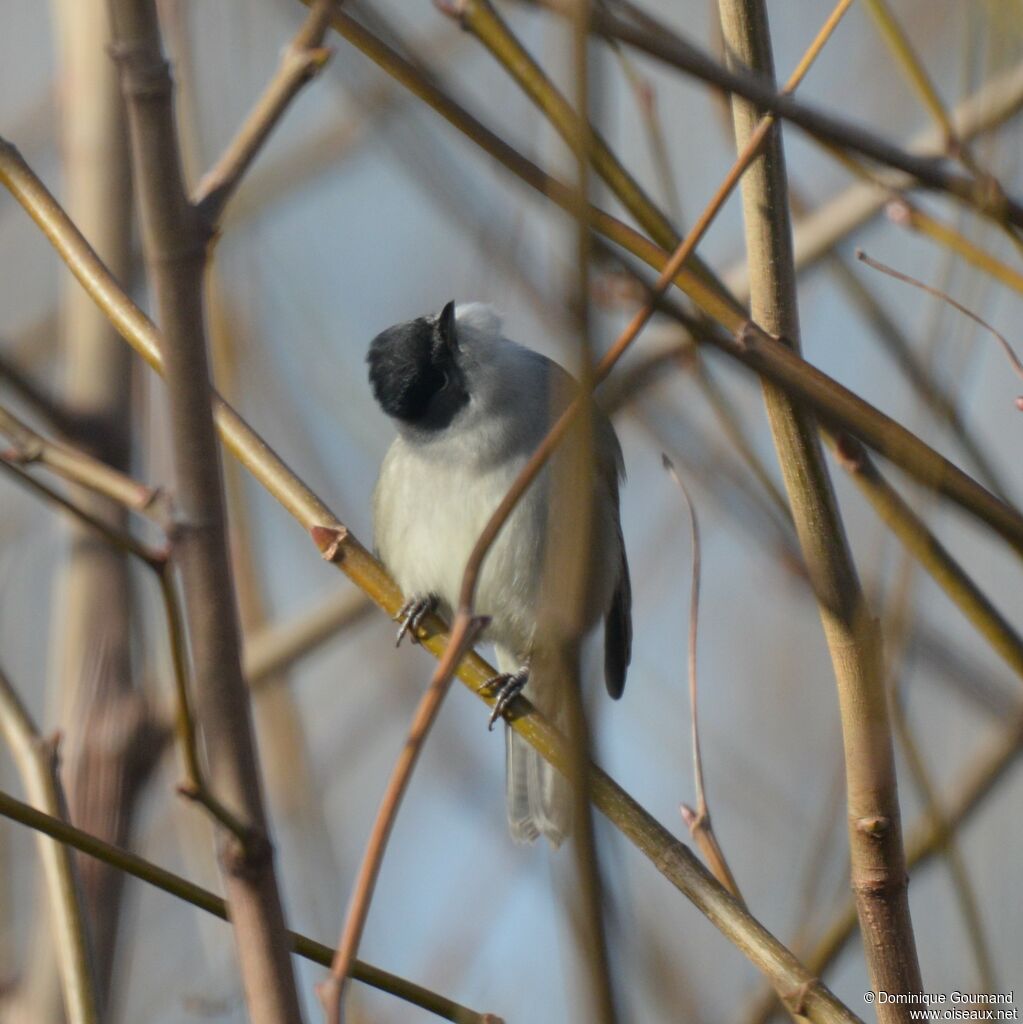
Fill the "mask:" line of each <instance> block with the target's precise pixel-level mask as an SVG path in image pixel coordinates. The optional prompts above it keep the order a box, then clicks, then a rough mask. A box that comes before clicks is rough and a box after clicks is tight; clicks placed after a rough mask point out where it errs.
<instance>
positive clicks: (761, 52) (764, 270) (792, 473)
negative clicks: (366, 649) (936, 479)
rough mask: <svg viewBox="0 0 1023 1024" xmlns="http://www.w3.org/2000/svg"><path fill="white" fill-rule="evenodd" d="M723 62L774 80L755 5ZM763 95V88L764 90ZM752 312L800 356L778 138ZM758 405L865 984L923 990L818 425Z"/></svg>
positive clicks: (887, 1008)
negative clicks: (806, 620)
mask: <svg viewBox="0 0 1023 1024" xmlns="http://www.w3.org/2000/svg"><path fill="white" fill-rule="evenodd" d="M718 9H719V11H720V14H721V23H722V28H723V32H724V38H725V44H726V47H727V51H728V54H729V58H730V67H731V69H732V70H733V71H734V70H735V69H736V68H737V67H738V68H741V69H742V71H743V72H744V73H745V74H746V75H747V76H749V75H750V74H755V75H756V76H757V80H758V81H759V82H760V83H762V84H763V83H769V82H770V81H771V80H772V79H773V76H774V60H773V56H772V52H771V38H770V30H769V28H768V20H767V9H766V5H765V4H764V2H763V0H718ZM768 91H769V90H768ZM732 113H733V119H734V121H735V134H736V142H737V144H738V145H740V146H741V145H744V144H745V143H746V142H747V141H748V139H749V138H750V134H751V132H753V130H754V127H753V126H754V124H755V122H756V119H757V118H758V117H759V108H758V107H757V106H753V105H752V104H751V103H750V102H749V101H748V97H744V98H740V97H739V96H737V95H734V94H733V97H732ZM742 196H743V211H744V216H745V224H746V248H747V258H748V259H749V261H750V263H751V274H750V285H751V289H750V292H751V294H750V299H751V304H750V313H751V316H752V317H753V319H754V320H755V321H756V322H757V324H759V325H761V326H762V327H763V328H764V329H765V330H767V331H768V332H770V333H772V334H774V335H777V336H780V337H783V338H785V339H786V340H787V341H788V342H789V344H791V346H792V347H793V348H794V349H796V350H797V351H798V349H799V316H798V307H797V300H796V278H795V265H794V262H793V258H792V249H791V229H790V225H789V215H788V209H789V204H788V198H787V180H786V174H785V159H784V154H783V150H782V144H781V136H780V134H779V133H778V132H777V131H775V133H774V134H773V136H772V137H771V140H770V142H769V143H768V145H767V147H766V148H765V151H764V154H763V157H762V158H761V160H760V161H759V162H758V163H757V164H755V165H754V166H753V167H752V168H751V169H750V172H749V173H748V174H747V175H746V177H745V178H744V179H743V183H742ZM764 401H765V404H766V406H767V412H768V418H769V420H770V422H771V430H772V433H773V435H774V440H775V447H776V448H777V451H778V458H779V461H780V462H781V467H782V474H783V476H784V478H785V486H786V490H787V491H788V494H789V502H790V504H791V505H792V515H793V519H794V521H795V524H796V532H797V534H798V536H799V541H800V545H801V547H802V550H803V557H804V560H805V562H806V565H807V568H808V570H809V574H810V581H811V584H812V586H813V590H814V595H815V597H816V599H817V604H818V608H819V611H820V616H821V622H822V625H823V627H824V634H825V637H826V639H827V642H828V647H829V650H830V653H831V661H832V665H833V668H834V673H835V681H836V684H837V689H838V703H839V710H840V713H841V720H842V738H843V745H844V752H845V770H846V801H847V810H848V816H849V851H850V858H851V876H852V887H853V891H854V893H855V895H856V902H857V907H858V909H859V915H860V922H861V928H862V930H863V935H864V948H865V953H866V959H867V967H868V971H869V974H870V978H871V985H872V988H873V989H874V990H875V991H881V992H886V993H899V994H901V995H912V994H915V993H917V992H919V991H920V987H921V981H920V968H919V964H918V962H917V955H916V945H915V940H914V936H913V927H912V922H911V919H910V913H909V900H908V893H907V878H906V869H905V853H904V850H903V847H902V831H901V827H900V813H899V800H898V789H897V785H896V779H895V758H894V750H893V744H892V734H891V725H890V722H889V718H888V704H887V694H886V693H885V689H884V680H883V677H882V672H881V664H882V662H881V642H880V636H879V635H878V630H877V626H876V623H875V621H874V619H873V618H872V616H871V613H870V609H869V608H868V606H867V602H866V598H865V596H864V594H863V591H862V589H861V587H860V583H859V579H858V576H857V572H856V567H855V564H854V562H853V559H852V554H851V552H850V550H849V546H848V541H847V538H846V535H845V528H844V525H843V522H842V518H841V514H840V512H839V509H838V505H837V502H836V500H835V496H834V491H833V489H832V485H831V480H830V477H829V475H828V472H827V468H826V466H825V464H824V459H823V454H822V452H821V449H820V444H819V441H818V438H817V431H816V427H815V424H814V423H813V421H812V419H810V418H809V417H808V416H807V415H806V413H805V411H804V410H803V409H800V408H798V407H796V406H794V405H793V403H792V401H791V399H790V398H789V396H788V395H785V394H783V393H782V392H780V391H779V390H778V389H777V388H776V387H774V386H773V385H768V384H767V383H766V382H765V386H764ZM878 1017H879V1019H880V1020H882V1021H896V1020H908V1016H907V1010H906V1007H905V1006H900V1007H893V1006H891V1005H890V1004H881V1005H878Z"/></svg>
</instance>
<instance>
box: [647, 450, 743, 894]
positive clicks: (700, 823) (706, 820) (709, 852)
mask: <svg viewBox="0 0 1023 1024" xmlns="http://www.w3.org/2000/svg"><path fill="white" fill-rule="evenodd" d="M661 462H662V464H663V465H664V468H665V469H666V470H667V472H668V473H669V474H670V475H671V478H672V480H674V481H675V483H676V484H677V486H678V489H679V490H680V491H681V492H682V497H683V499H684V500H685V503H686V509H687V511H688V513H689V530H690V540H691V548H692V553H693V554H692V557H693V574H692V583H691V585H690V591H689V659H688V661H689V664H688V669H689V718H690V722H691V737H692V748H693V783H694V785H695V787H696V810H695V811H694V810H693V808H692V807H690V806H689V805H688V804H682V806H681V811H682V820H683V821H684V822H685V823H686V827H687V828H688V829H689V833H690V835H692V837H693V839H694V841H695V842H696V844H697V846H699V847H700V850H701V851H702V853H703V857H704V859H705V860H706V861H707V863H708V864H709V865H710V869H711V871H712V872H713V873H714V877H715V878H716V879H717V880H718V881H719V882H720V883H721V884H722V885H723V886H724V887H725V888H726V889H727V890H728V891H729V892H730V893H731V894H732V895H733V896H734V897H735V898H736V899H737V900H738V901H739V902H740V903H742V904H743V905H745V903H746V901H745V899H744V898H743V896H742V893H741V892H740V891H739V883H738V882H736V880H735V875H733V874H732V869H731V868H730V867H729V866H728V860H727V859H726V858H725V852H724V850H723V849H722V848H721V844H720V843H719V842H718V838H717V835H716V834H715V832H714V826H713V824H712V823H711V820H710V806H709V805H708V803H707V791H706V787H705V786H704V783H703V755H702V753H701V751H700V716H699V705H698V703H697V700H696V695H697V681H698V676H697V672H696V640H697V625H698V622H699V613H700V561H701V552H700V522H699V519H698V518H697V516H696V505H694V504H693V499H692V498H691V497H690V494H689V490H688V489H687V487H686V485H685V484H684V483H683V482H682V477H681V476H679V473H678V470H677V469H675V466H674V464H673V463H672V461H671V459H669V458H668V456H667V455H665V454H663V453H662V454H661Z"/></svg>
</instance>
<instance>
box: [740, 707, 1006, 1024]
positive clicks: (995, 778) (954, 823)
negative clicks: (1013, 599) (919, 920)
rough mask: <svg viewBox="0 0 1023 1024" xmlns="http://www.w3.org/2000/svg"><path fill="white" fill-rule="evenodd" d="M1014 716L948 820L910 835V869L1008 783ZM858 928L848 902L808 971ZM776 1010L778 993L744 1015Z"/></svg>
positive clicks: (978, 763) (974, 768)
mask: <svg viewBox="0 0 1023 1024" xmlns="http://www.w3.org/2000/svg"><path fill="white" fill-rule="evenodd" d="M1011 717H1012V720H1011V723H1010V725H1009V726H1008V727H1007V728H1006V729H1005V730H1004V731H1003V732H1002V734H1001V735H1000V736H999V737H998V739H997V740H996V741H995V742H994V743H992V744H988V745H985V749H984V751H983V752H982V754H981V755H980V756H979V757H978V758H977V759H976V760H975V761H974V763H973V764H972V765H971V766H970V767H969V768H968V769H967V770H966V772H965V773H964V774H963V777H962V779H961V780H960V782H959V784H958V786H957V788H956V792H955V793H954V794H953V795H952V796H950V797H946V798H945V799H944V800H943V801H942V804H943V806H944V808H945V814H944V819H943V820H942V821H935V820H934V819H933V818H931V817H929V816H925V818H924V820H923V821H922V822H920V824H919V825H917V826H916V827H915V828H914V829H913V830H912V831H911V833H910V836H909V839H908V840H907V842H906V865H907V867H908V868H909V869H910V870H911V871H913V872H914V873H918V872H919V870H920V869H921V868H922V867H924V866H925V865H926V864H927V863H928V862H929V861H930V860H932V859H933V858H934V857H935V856H937V855H938V854H939V853H941V852H942V851H943V850H944V849H945V843H946V840H947V837H948V836H949V835H952V834H953V833H955V832H957V831H958V832H961V831H962V830H963V829H964V828H965V826H966V825H967V824H969V822H970V820H971V818H972V817H973V815H974V814H975V813H976V812H977V810H978V809H979V808H980V807H982V806H983V804H984V801H985V799H986V798H987V797H988V796H989V795H990V794H991V793H992V792H993V791H994V790H995V789H996V787H997V786H998V785H999V783H1001V782H1004V780H1005V779H1006V777H1007V776H1008V774H1009V770H1010V769H1011V768H1012V767H1013V766H1014V765H1015V764H1016V763H1017V761H1019V760H1020V758H1021V757H1023V710H1021V709H1020V708H1018V707H1017V709H1016V711H1015V713H1014V715H1013V716H1011ZM856 929H857V917H856V904H855V902H854V901H853V900H852V899H849V900H847V901H846V903H845V905H844V906H843V907H842V909H841V910H840V911H839V912H838V913H837V914H835V916H834V918H833V919H832V920H831V922H830V924H829V925H828V927H827V928H826V929H825V930H824V932H823V934H822V937H821V938H820V939H819V940H818V942H817V943H816V945H815V946H814V947H813V949H811V950H809V951H808V952H807V953H806V962H807V964H808V965H809V967H810V968H811V969H812V970H813V971H814V972H815V973H816V974H817V975H818V976H820V975H823V974H824V972H825V971H826V970H827V968H828V967H829V966H830V965H831V964H832V963H834V962H835V961H836V960H837V959H838V957H839V955H840V954H841V953H842V951H843V950H844V949H845V948H846V947H847V946H848V944H849V942H850V940H851V939H852V938H853V937H854V936H855V935H856ZM776 1005H777V1002H776V999H775V996H774V993H772V992H767V993H765V995H764V997H763V998H762V999H758V1000H757V1002H756V1003H755V1004H754V1006H753V1007H751V1009H750V1011H749V1013H748V1014H746V1015H745V1020H746V1022H747V1024H765V1022H766V1021H767V1020H768V1019H769V1018H770V1016H771V1013H772V1012H773V1009H774V1007H775V1006H776Z"/></svg>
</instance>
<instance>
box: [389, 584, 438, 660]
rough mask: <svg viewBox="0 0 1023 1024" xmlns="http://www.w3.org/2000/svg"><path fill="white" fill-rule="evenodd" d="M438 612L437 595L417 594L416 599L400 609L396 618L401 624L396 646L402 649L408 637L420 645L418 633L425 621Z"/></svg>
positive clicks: (410, 599) (409, 600) (407, 602)
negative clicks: (427, 617) (403, 641)
mask: <svg viewBox="0 0 1023 1024" xmlns="http://www.w3.org/2000/svg"><path fill="white" fill-rule="evenodd" d="M436 610H437V595H436V594H417V595H416V596H415V597H410V598H409V599H408V600H407V601H406V602H405V603H404V604H403V605H402V606H401V608H399V609H398V614H397V615H395V617H394V621H395V622H400V623H401V625H400V626H399V628H398V635H397V637H396V638H395V641H394V646H395V647H400V646H401V642H402V640H404V639H405V637H406V635H407V636H408V638H409V639H410V640H411V641H412V643H414V644H417V643H419V637H417V636H416V632H417V631H418V629H419V627H420V625H421V624H422V622H423V619H425V618H426V616H427V615H430V614H431V613H432V612H435V611H436Z"/></svg>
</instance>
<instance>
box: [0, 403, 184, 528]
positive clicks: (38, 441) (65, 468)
mask: <svg viewBox="0 0 1023 1024" xmlns="http://www.w3.org/2000/svg"><path fill="white" fill-rule="evenodd" d="M0 433H3V434H6V435H7V437H8V438H9V439H10V441H11V443H12V445H13V447H12V448H11V449H10V450H9V451H6V452H0V458H3V459H5V460H6V461H8V462H17V463H18V464H19V465H28V464H32V463H38V464H39V465H41V466H45V467H46V468H47V469H49V470H52V471H53V472H54V473H56V474H57V475H58V476H61V477H63V478H64V479H65V480H70V481H71V482H72V483H76V484H79V485H81V486H82V487H86V488H88V489H89V490H90V491H93V492H94V493H96V494H101V495H103V496H104V497H106V498H109V499H110V500H111V501H113V502H116V503H117V504H118V505H121V506H123V507H124V508H126V509H131V510H132V511H133V512H139V513H142V514H143V515H147V516H151V517H153V518H154V519H156V521H157V522H159V523H160V524H161V525H166V523H167V514H168V510H167V508H166V497H165V495H164V494H163V492H162V491H160V489H159V488H152V487H146V486H145V485H144V484H140V483H138V482H137V481H136V480H133V479H131V477H129V476H127V475H126V474H124V473H122V472H121V471H120V470H118V469H114V468H113V467H112V466H109V465H107V463H105V462H102V461H100V460H99V459H97V458H95V457H93V456H92V455H90V454H89V453H88V452H85V451H81V450H79V449H77V448H72V447H71V446H69V445H66V444H61V443H59V442H57V441H48V440H47V439H46V438H45V437H43V436H42V435H41V434H39V433H37V432H36V431H35V430H33V429H32V428H31V427H30V426H28V424H26V423H24V422H23V421H22V420H20V419H19V418H18V417H17V416H15V415H14V413H12V412H10V411H9V410H8V409H6V408H4V407H3V406H0Z"/></svg>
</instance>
